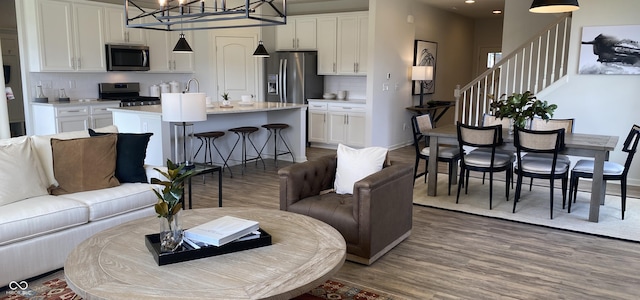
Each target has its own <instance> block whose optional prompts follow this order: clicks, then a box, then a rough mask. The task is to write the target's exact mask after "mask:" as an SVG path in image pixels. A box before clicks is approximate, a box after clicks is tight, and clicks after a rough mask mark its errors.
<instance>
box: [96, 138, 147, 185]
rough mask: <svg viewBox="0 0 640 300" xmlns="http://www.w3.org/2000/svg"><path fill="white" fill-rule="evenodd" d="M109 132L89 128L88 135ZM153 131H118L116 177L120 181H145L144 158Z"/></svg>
mask: <svg viewBox="0 0 640 300" xmlns="http://www.w3.org/2000/svg"><path fill="white" fill-rule="evenodd" d="M105 134H111V133H102V132H95V131H94V130H93V129H89V135H90V136H99V135H105ZM152 135H153V133H118V141H117V143H116V178H118V180H119V181H120V182H121V183H122V182H142V183H146V182H148V181H147V173H146V172H145V169H144V159H145V157H146V156H147V144H148V143H149V138H150V137H151V136H152Z"/></svg>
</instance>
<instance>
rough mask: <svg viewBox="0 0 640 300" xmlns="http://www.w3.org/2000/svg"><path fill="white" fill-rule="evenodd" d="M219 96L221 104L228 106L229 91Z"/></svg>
mask: <svg viewBox="0 0 640 300" xmlns="http://www.w3.org/2000/svg"><path fill="white" fill-rule="evenodd" d="M221 96H222V105H223V106H229V104H230V103H231V101H229V93H224V94H222V95H221Z"/></svg>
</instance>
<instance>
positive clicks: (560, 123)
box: [527, 117, 574, 191]
mask: <svg viewBox="0 0 640 300" xmlns="http://www.w3.org/2000/svg"><path fill="white" fill-rule="evenodd" d="M573 123H574V119H549V120H544V119H542V118H538V117H536V118H533V120H531V130H555V129H560V128H564V133H565V134H567V133H573ZM527 155H529V156H528V158H540V159H547V160H550V159H551V155H550V154H549V153H529V154H527ZM558 160H559V161H562V162H565V163H567V164H569V165H571V159H570V158H569V156H567V155H564V154H558ZM532 187H533V178H531V180H530V181H529V191H531V188H532Z"/></svg>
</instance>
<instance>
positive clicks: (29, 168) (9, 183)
mask: <svg viewBox="0 0 640 300" xmlns="http://www.w3.org/2000/svg"><path fill="white" fill-rule="evenodd" d="M14 141H15V142H14V143H12V144H4V145H1V146H0V170H2V171H0V206H2V205H5V204H9V203H13V202H16V201H19V200H23V199H27V198H32V197H37V196H43V195H47V194H48V192H47V185H46V184H45V182H44V180H43V179H44V176H43V175H44V174H43V172H42V169H41V167H40V164H39V162H40V161H39V160H38V158H37V157H36V155H35V153H34V151H32V149H31V139H29V138H28V137H26V136H25V137H24V138H21V139H15V140H14Z"/></svg>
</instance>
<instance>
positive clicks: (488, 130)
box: [456, 122, 513, 209]
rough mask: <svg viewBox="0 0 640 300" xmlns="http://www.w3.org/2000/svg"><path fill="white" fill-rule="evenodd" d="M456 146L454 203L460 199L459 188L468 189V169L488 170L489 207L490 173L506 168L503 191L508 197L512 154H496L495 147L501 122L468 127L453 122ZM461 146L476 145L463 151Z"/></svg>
mask: <svg viewBox="0 0 640 300" xmlns="http://www.w3.org/2000/svg"><path fill="white" fill-rule="evenodd" d="M457 131H458V146H459V150H460V153H461V155H460V180H459V182H458V194H457V196H456V203H458V202H459V200H460V191H461V190H462V185H464V187H465V190H464V193H465V194H467V192H468V190H469V172H470V171H476V172H488V173H489V209H492V207H493V173H495V172H502V171H506V173H507V178H506V181H505V193H506V197H507V201H508V200H509V181H510V179H511V176H513V154H511V155H508V154H500V153H499V152H497V151H496V148H497V147H498V146H500V145H502V143H503V141H502V125H494V126H486V127H481V126H472V125H465V124H462V123H460V122H458V123H457ZM465 146H467V147H473V148H476V149H474V150H470V151H467V150H465V148H464V147H465ZM465 179H466V180H465Z"/></svg>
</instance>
